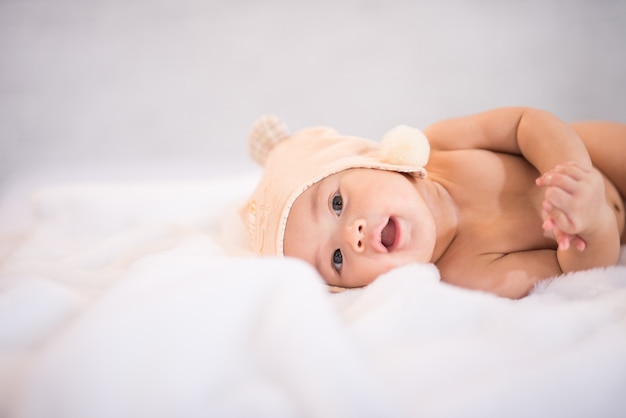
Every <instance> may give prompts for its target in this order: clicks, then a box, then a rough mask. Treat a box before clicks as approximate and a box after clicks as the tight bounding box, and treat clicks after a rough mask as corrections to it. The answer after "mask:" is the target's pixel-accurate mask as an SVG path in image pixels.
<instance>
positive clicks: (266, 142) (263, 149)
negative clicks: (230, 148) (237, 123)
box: [248, 115, 290, 166]
mask: <svg viewBox="0 0 626 418" xmlns="http://www.w3.org/2000/svg"><path fill="white" fill-rule="evenodd" d="M289 136H290V134H289V128H288V127H287V125H286V124H285V122H283V121H282V120H281V119H280V118H278V117H276V116H272V115H266V116H261V117H260V118H259V119H257V121H256V122H254V125H252V131H251V132H250V136H249V137H248V151H249V152H250V157H252V159H253V160H254V161H256V162H257V163H259V164H261V165H262V166H264V165H265V161H267V156H268V155H269V153H270V152H271V151H272V149H273V148H274V147H275V146H276V144H278V143H279V142H281V141H283V140H285V139H287V138H289Z"/></svg>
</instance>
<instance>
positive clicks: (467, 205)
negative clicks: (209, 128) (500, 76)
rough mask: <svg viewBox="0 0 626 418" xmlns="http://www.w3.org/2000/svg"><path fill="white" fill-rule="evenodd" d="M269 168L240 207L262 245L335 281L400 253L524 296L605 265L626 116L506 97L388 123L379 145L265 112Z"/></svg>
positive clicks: (617, 217)
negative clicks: (512, 102) (576, 115)
mask: <svg viewBox="0 0 626 418" xmlns="http://www.w3.org/2000/svg"><path fill="white" fill-rule="evenodd" d="M249 145H250V151H251V154H252V156H253V158H254V159H256V160H257V161H258V162H260V163H262V164H263V165H264V167H265V170H264V174H263V177H262V178H261V181H260V183H259V185H258V186H257V188H256V190H255V191H254V193H253V195H252V197H251V198H250V200H249V202H248V204H247V206H246V208H244V209H245V220H246V223H247V228H248V233H249V238H250V242H251V244H252V246H253V249H254V250H255V252H257V253H258V254H261V255H284V256H292V257H297V258H300V259H303V260H305V261H307V262H309V263H310V264H312V265H313V266H314V267H315V268H316V269H317V270H318V271H319V273H320V275H321V276H322V277H323V278H324V280H325V281H326V283H328V284H329V285H330V286H331V289H335V290H336V289H345V288H356V287H363V286H366V285H368V284H369V283H371V282H372V281H373V280H375V279H376V278H377V277H378V276H379V275H381V274H382V273H385V272H387V271H389V270H391V269H393V268H395V267H399V266H402V265H406V264H408V263H414V262H418V263H434V264H435V265H436V266H437V268H438V269H439V271H440V275H441V279H442V280H443V281H444V282H447V283H451V284H454V285H458V286H462V287H466V288H471V289H481V290H485V291H489V292H493V293H495V294H497V295H500V296H504V297H508V298H521V297H523V296H525V295H527V294H528V292H529V291H530V290H532V288H533V286H534V285H535V284H536V283H537V282H538V281H540V280H542V279H546V278H549V277H553V276H555V275H558V274H561V273H566V272H571V271H578V270H584V269H590V268H594V267H602V266H610V265H613V264H615V263H616V262H617V259H618V256H619V251H620V243H624V242H625V237H626V233H625V232H624V222H625V215H624V205H625V203H624V197H625V196H626V160H625V158H626V124H619V123H611V122H581V123H576V124H571V125H569V124H566V123H564V122H563V121H561V120H559V119H558V118H556V117H555V116H554V115H552V114H550V113H548V112H545V111H541V110H537V109H531V108H524V107H513V108H502V109H495V110H491V111H487V112H484V113H480V114H476V115H472V116H467V117H461V118H455V119H450V120H445V121H442V122H438V123H436V124H434V125H432V126H430V127H428V128H427V129H426V130H425V131H424V133H422V132H420V131H418V130H417V129H414V128H410V127H407V126H400V127H397V128H394V129H393V130H391V131H390V132H389V133H387V134H386V135H385V136H384V138H383V139H382V141H381V142H380V143H378V142H374V141H370V140H367V139H363V138H357V137H350V136H345V135H340V134H339V133H337V132H336V131H334V130H332V129H330V128H326V127H314V128H309V129H304V130H301V131H299V132H297V133H295V134H294V135H290V134H289V132H288V131H287V128H286V126H285V125H284V124H283V123H282V122H281V121H280V120H278V119H277V118H274V117H263V118H261V119H260V120H259V121H257V123H256V124H255V126H254V129H253V131H252V134H251V137H250V142H249Z"/></svg>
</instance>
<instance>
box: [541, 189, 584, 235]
mask: <svg viewBox="0 0 626 418" xmlns="http://www.w3.org/2000/svg"><path fill="white" fill-rule="evenodd" d="M548 192H551V193H548ZM545 197H546V200H544V201H543V203H542V209H543V211H544V212H545V213H546V214H547V215H548V216H549V218H550V219H551V222H552V223H553V225H554V226H557V227H558V228H559V229H560V230H562V231H563V232H565V233H567V234H575V233H577V232H578V231H577V230H576V224H575V223H574V222H573V221H572V219H571V218H570V217H569V216H568V215H567V213H566V212H565V210H563V209H561V208H569V209H571V208H570V205H571V202H570V200H571V196H570V195H569V194H568V193H566V192H564V191H562V190H560V189H554V188H550V189H548V190H547V191H546V196H545Z"/></svg>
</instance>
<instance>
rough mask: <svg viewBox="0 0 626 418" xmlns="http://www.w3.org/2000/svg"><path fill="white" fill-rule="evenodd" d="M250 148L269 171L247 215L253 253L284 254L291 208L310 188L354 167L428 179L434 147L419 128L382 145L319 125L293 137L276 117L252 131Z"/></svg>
mask: <svg viewBox="0 0 626 418" xmlns="http://www.w3.org/2000/svg"><path fill="white" fill-rule="evenodd" d="M248 148H249V151H250V155H251V157H252V159H253V160H255V161H256V162H258V163H259V164H261V165H262V166H263V167H264V172H263V175H262V177H261V180H260V181H259V184H258V185H257V187H256V189H255V190H254V192H253V193H252V196H251V197H250V199H249V200H248V202H247V204H246V206H245V207H244V208H243V210H242V217H243V220H244V223H245V224H246V228H247V231H248V237H249V240H250V244H251V247H252V250H253V251H254V252H255V253H257V254H259V255H284V253H283V241H284V237H285V226H286V224H287V218H288V216H289V211H290V209H291V206H292V205H293V203H294V202H295V201H296V199H297V198H298V196H300V195H301V194H302V193H303V192H304V191H305V190H306V189H308V188H309V187H311V186H313V185H314V184H315V183H317V182H319V181H320V180H322V179H324V178H326V177H328V176H330V175H332V174H335V173H338V172H340V171H343V170H346V169H349V168H373V169H378V170H388V171H397V172H401V173H413V174H414V175H417V176H418V177H420V178H425V177H426V170H425V169H424V165H426V162H427V161H428V157H429V154H430V146H429V144H428V140H427V139H426V137H425V136H424V134H423V133H422V132H421V131H419V130H418V129H415V128H411V127H408V126H405V125H400V126H397V127H395V128H393V129H392V130H390V131H389V132H387V134H385V135H384V137H383V139H382V141H381V142H380V143H378V142H375V141H371V140H368V139H364V138H359V137H355V136H346V135H341V134H339V133H338V132H337V131H335V130H334V129H332V128H328V127H323V126H318V127H311V128H306V129H303V130H301V131H298V132H296V133H294V134H293V135H292V134H290V132H289V129H288V128H287V126H286V125H285V123H284V122H283V121H282V120H280V119H279V118H277V117H275V116H263V117H261V118H259V119H258V120H257V121H256V122H255V123H254V125H253V127H252V132H251V133H250V137H249V139H248Z"/></svg>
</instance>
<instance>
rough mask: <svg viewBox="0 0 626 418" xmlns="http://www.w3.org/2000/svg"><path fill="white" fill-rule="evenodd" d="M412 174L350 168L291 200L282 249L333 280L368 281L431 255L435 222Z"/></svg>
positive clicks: (343, 283)
mask: <svg viewBox="0 0 626 418" xmlns="http://www.w3.org/2000/svg"><path fill="white" fill-rule="evenodd" d="M413 181H414V180H412V179H410V178H409V177H407V176H405V175H403V174H399V173H396V172H390V171H383V170H374V169H350V170H345V171H342V172H339V173H337V174H334V175H332V176H329V177H327V178H325V179H324V180H322V181H320V182H318V183H317V184H315V185H314V186H312V187H311V188H309V189H307V190H306V191H305V192H304V193H302V194H301V195H300V196H299V197H298V198H297V199H296V201H295V203H294V205H293V206H292V208H291V211H290V213H289V217H288V218H287V226H286V229H285V241H284V253H285V255H286V256H292V257H297V258H301V259H303V260H305V261H307V262H309V263H310V264H312V265H313V266H314V267H315V268H317V270H318V271H319V272H320V274H321V275H322V277H323V278H324V280H325V281H326V282H327V283H328V284H329V285H332V286H339V287H346V288H351V287H361V286H366V285H368V284H369V283H371V282H372V281H374V279H376V277H378V276H379V275H381V274H382V273H385V272H387V271H389V270H391V269H392V268H395V267H399V266H402V265H405V264H408V263H412V262H421V263H427V262H430V261H431V258H432V255H433V250H434V247H435V239H436V234H435V223H434V220H433V217H432V214H431V212H430V210H429V209H428V206H427V205H426V203H425V202H424V200H423V199H422V196H421V195H420V194H419V193H418V191H417V189H416V188H415V185H414V184H413Z"/></svg>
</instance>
